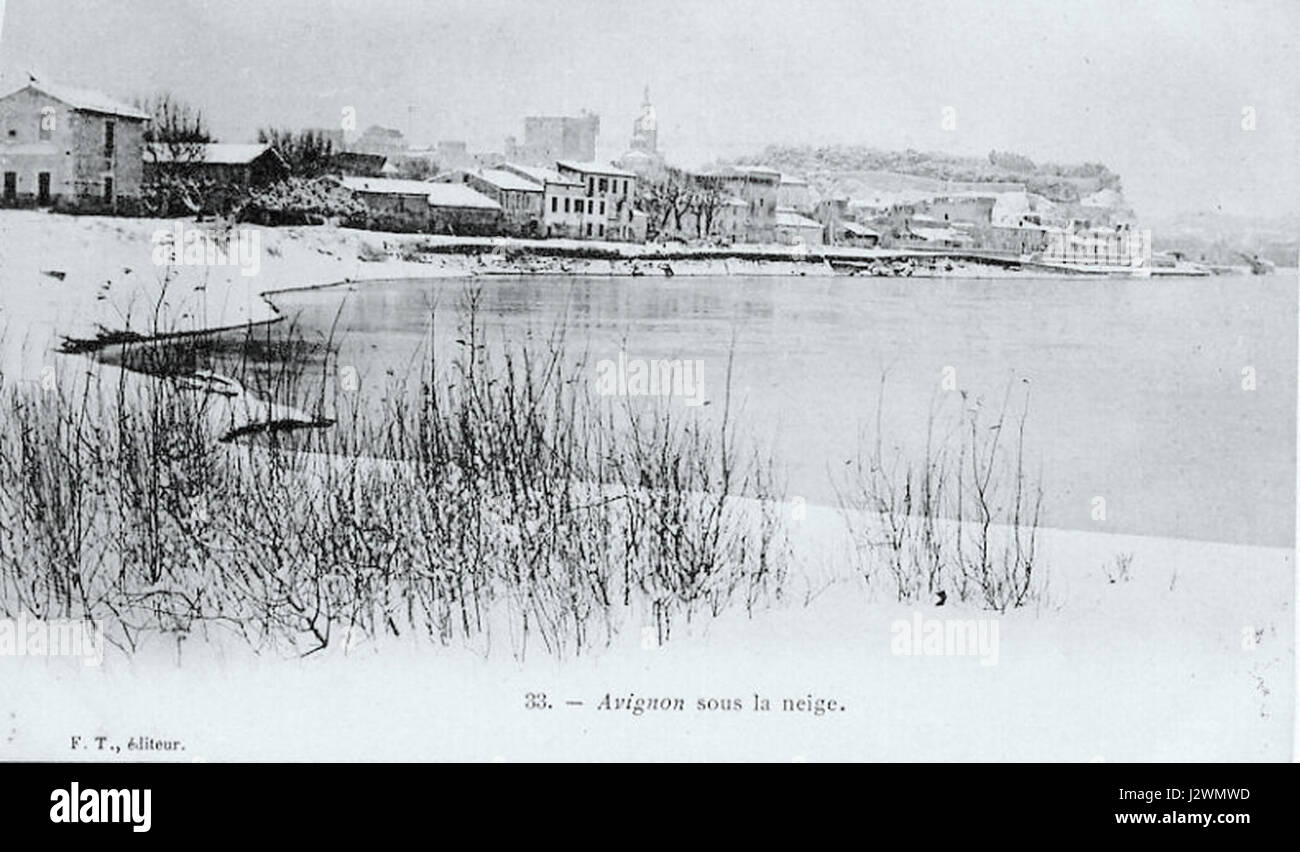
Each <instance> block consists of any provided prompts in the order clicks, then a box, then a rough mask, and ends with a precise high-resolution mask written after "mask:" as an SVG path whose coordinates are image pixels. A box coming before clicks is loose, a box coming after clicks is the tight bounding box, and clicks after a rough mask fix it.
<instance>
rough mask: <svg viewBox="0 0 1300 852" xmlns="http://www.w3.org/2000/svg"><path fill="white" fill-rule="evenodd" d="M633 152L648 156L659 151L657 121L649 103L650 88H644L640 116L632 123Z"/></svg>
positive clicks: (653, 108) (652, 105)
mask: <svg viewBox="0 0 1300 852" xmlns="http://www.w3.org/2000/svg"><path fill="white" fill-rule="evenodd" d="M630 147H631V149H632V150H633V151H645V152H647V153H650V154H654V153H658V151H659V119H658V117H657V116H656V115H655V107H654V104H652V103H650V87H649V86H646V87H645V95H644V96H643V98H642V100H641V114H640V115H639V116H637V119H636V121H634V122H632V143H631V145H630Z"/></svg>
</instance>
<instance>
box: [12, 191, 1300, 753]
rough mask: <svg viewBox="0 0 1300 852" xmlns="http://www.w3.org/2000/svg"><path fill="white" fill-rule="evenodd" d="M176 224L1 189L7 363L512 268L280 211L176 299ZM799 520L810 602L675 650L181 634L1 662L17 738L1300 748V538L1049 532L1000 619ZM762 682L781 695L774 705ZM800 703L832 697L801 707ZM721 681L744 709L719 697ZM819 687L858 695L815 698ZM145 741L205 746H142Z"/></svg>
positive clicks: (64, 746)
mask: <svg viewBox="0 0 1300 852" xmlns="http://www.w3.org/2000/svg"><path fill="white" fill-rule="evenodd" d="M168 227H170V223H167V222H158V223H150V222H141V221H127V220H115V219H98V218H70V217H52V216H48V215H45V214H40V213H34V212H14V211H6V212H0V331H2V333H3V335H2V337H0V356H2V360H0V368H3V372H4V375H5V380H6V381H10V380H12V379H14V378H15V377H16V378H17V379H18V380H21V381H42V380H43V379H44V378H45V377H46V376H47V375H49V374H48V373H47V372H42V371H43V370H49V369H53V371H54V372H53V375H55V376H56V377H57V376H59V375H64V374H66V370H68V369H73V370H77V371H81V370H82V369H83V365H82V364H81V363H80V362H79V361H75V360H73V359H70V358H69V357H68V356H59V355H55V354H53V349H54V347H55V345H57V342H58V340H59V337H60V335H65V334H67V335H73V336H90V335H93V334H94V333H95V331H96V329H97V327H99V326H104V327H108V328H112V329H126V328H130V329H134V330H137V331H140V332H142V333H148V332H149V331H151V330H152V328H155V327H157V328H164V329H170V330H179V329H184V328H195V327H223V326H232V325H238V324H242V323H245V322H249V321H261V320H267V319H272V318H273V316H274V314H273V311H272V310H271V308H270V307H269V305H267V303H266V302H265V301H264V300H263V299H261V297H260V294H261V293H263V292H266V291H270V290H276V289H284V288H290V287H299V286H309V285H313V284H320V283H325V282H330V281H338V280H343V279H347V278H351V279H354V280H361V279H366V278H369V279H379V278H396V277H408V276H412V277H413V276H428V275H464V274H466V273H467V272H470V271H474V272H478V271H498V270H479V269H473V270H471V269H470V268H469V267H468V266H467V264H468V261H466V260H465V259H463V258H455V257H451V258H446V259H443V260H441V261H439V262H438V263H434V264H426V263H404V262H401V261H397V260H391V259H390V260H386V261H381V262H373V263H372V262H362V261H360V260H359V259H358V254H359V253H360V252H361V251H362V250H363V243H365V245H366V246H369V247H370V249H378V250H381V251H382V250H385V249H387V250H391V249H392V248H393V247H394V246H393V245H388V246H385V245H384V243H385V242H392V241H395V240H399V239H401V238H393V237H386V236H384V235H372V234H362V233H360V232H353V231H336V230H328V229H282V230H277V231H264V232H263V233H264V243H263V248H264V253H263V261H262V264H261V267H260V271H259V273H258V275H257V276H253V277H244V276H241V275H240V274H239V271H238V269H235V268H231V269H222V270H218V271H214V270H211V269H203V268H186V269H183V270H182V274H181V276H180V277H179V278H178V279H177V280H175V281H173V282H172V283H171V284H170V285H169V287H168V291H167V293H166V294H165V297H164V298H162V299H160V298H159V296H160V286H159V285H160V281H161V278H162V275H161V270H160V269H159V268H158V267H156V266H154V265H153V264H152V261H151V250H152V244H151V242H150V240H149V236H150V235H151V234H152V232H153V231H154V230H155V229H159V228H168ZM591 271H597V270H595V269H594V268H593V269H592V270H591ZM46 273H60V275H50V274H46ZM792 524H793V534H794V536H795V538H794V545H795V548H796V554H797V569H796V571H795V574H794V576H792V578H791V580H790V582H789V584H788V588H789V589H790V594H789V596H788V598H787V600H786V601H785V602H784V604H782V605H781V606H779V607H777V608H775V609H773V610H770V611H766V612H760V613H757V614H755V615H754V617H753V618H746V617H745V616H744V614H743V613H735V614H729V615H727V616H725V617H723V618H722V619H719V620H717V621H708V620H704V621H699V622H696V623H695V624H694V625H692V627H691V629H690V630H689V631H685V632H679V633H678V634H676V635H675V636H674V638H673V639H672V641H671V642H670V643H668V644H667V645H666V646H664V647H657V646H656V645H655V643H654V642H653V641H646V639H645V637H644V636H643V634H642V631H641V630H640V629H638V624H636V623H635V622H632V623H628V624H626V625H624V629H623V631H622V632H621V634H620V636H619V638H618V640H617V641H616V642H615V644H614V645H613V646H612V647H609V648H603V649H599V650H597V651H594V652H592V653H590V654H588V655H585V656H583V657H580V658H576V659H569V660H564V661H556V660H554V659H552V658H548V657H545V656H544V655H542V654H535V655H531V656H530V657H529V658H528V659H526V660H524V661H522V662H520V661H517V660H515V659H513V658H512V657H511V656H510V655H509V654H508V653H506V652H504V651H503V650H498V651H497V652H496V653H493V654H491V655H489V657H488V658H487V659H484V658H483V656H482V655H481V654H480V653H478V652H475V651H470V650H468V649H464V648H455V647H452V648H441V647H436V646H432V645H430V644H428V643H427V641H415V640H413V641H410V642H405V641H396V640H393V641H388V642H384V643H382V645H380V646H375V645H370V644H360V645H356V646H354V647H351V648H348V649H343V648H332V649H331V650H329V651H326V652H324V653H322V654H318V655H315V656H312V657H309V658H307V659H296V658H284V657H281V656H275V655H262V656H257V655H254V654H252V653H251V652H250V651H249V650H248V649H247V648H246V647H245V646H243V645H241V644H239V643H235V642H209V643H203V642H200V641H198V640H190V641H189V642H187V643H185V645H184V646H183V647H182V648H180V649H178V648H177V647H176V646H175V645H174V644H167V643H163V642H158V643H155V644H154V645H152V646H150V647H149V648H147V649H146V650H145V651H144V652H142V653H140V654H137V655H136V656H134V657H132V658H126V657H124V656H123V655H121V654H120V653H117V652H113V651H110V653H109V656H108V658H107V659H106V661H105V662H104V664H103V665H102V666H101V667H99V668H93V667H85V666H83V665H82V664H81V662H80V661H79V660H69V659H54V660H47V659H44V658H36V657H0V759H53V760H60V759H89V758H99V757H103V758H105V759H158V758H162V759H177V760H187V761H188V760H214V761H215V760H236V759H254V760H273V759H289V760H309V759H325V758H330V759H340V760H439V759H448V760H450V759H463V760H494V759H502V760H510V761H514V760H526V759H530V758H539V759H540V758H547V759H573V760H583V759H619V758H648V759H682V760H703V759H722V758H730V759H755V760H762V759H770V760H779V761H789V760H801V759H803V760H809V761H812V760H842V759H862V760H923V759H933V760H979V759H985V760H1008V759H1009V760H1068V761H1089V760H1105V761H1124V760H1197V761H1226V760H1289V759H1291V757H1292V753H1293V752H1292V748H1293V745H1292V742H1293V718H1294V687H1295V675H1294V659H1295V653H1294V651H1295V646H1294V600H1295V585H1294V579H1293V576H1294V551H1292V550H1282V549H1270V548H1255V547H1242V546H1229V545H1216V544H1207V543H1203V542H1189V541H1181V540H1161V539H1152V538H1140V537H1121V536H1111V535H1105V534H1101V533H1093V532H1078V531H1047V532H1045V533H1044V538H1043V544H1044V547H1045V558H1046V561H1047V562H1048V563H1049V564H1050V566H1051V585H1050V593H1049V599H1048V601H1047V603H1046V604H1045V605H1042V606H1037V607H1031V608H1026V609H1022V610H1019V611H1016V612H1013V613H1010V614H1007V615H1005V616H995V615H994V614H992V613H989V612H985V611H982V610H980V609H978V608H974V607H963V606H961V605H957V604H954V603H952V602H950V603H949V604H948V605H945V606H944V607H942V608H937V607H934V606H932V605H926V606H921V607H911V606H902V605H899V604H897V603H896V602H893V601H891V600H890V599H889V596H888V595H887V594H885V593H883V592H882V591H881V590H880V589H874V590H868V589H867V588H865V587H864V586H863V584H862V583H861V581H860V580H859V579H857V578H856V577H855V576H854V575H853V573H852V570H851V568H850V566H849V564H848V562H847V561H846V560H845V559H844V549H845V541H844V538H843V536H842V529H841V527H840V521H839V519H838V517H837V516H836V515H835V513H834V512H831V511H829V510H826V509H817V508H810V511H809V513H808V516H807V518H806V519H805V520H802V521H792ZM1119 554H1131V555H1132V562H1131V567H1130V576H1129V579H1128V580H1122V579H1117V580H1116V582H1111V581H1110V578H1109V577H1108V576H1107V570H1106V568H1104V567H1103V566H1113V565H1114V560H1115V559H1116V557H1117V556H1118V555H1119ZM1112 574H1113V567H1112ZM918 615H919V616H920V617H921V618H923V619H937V618H945V619H957V620H965V619H993V618H996V621H997V629H998V637H999V638H998V646H997V648H998V650H997V663H996V665H983V664H981V657H980V656H979V655H967V656H931V655H914V656H908V655H902V654H896V653H894V651H895V650H896V647H895V644H894V642H895V639H896V637H897V633H896V631H895V630H894V629H893V628H894V626H895V622H899V621H902V622H911V621H912V619H914V618H915V617H917V616H918ZM986 626H987V625H986ZM504 644H505V643H504V642H503V643H502V645H504ZM983 659H986V660H987V659H988V657H987V655H985V657H984V658H983ZM538 693H544V694H545V699H539V698H537V697H536V694H538ZM607 694H608V695H609V696H611V698H620V697H621V698H627V697H628V696H629V695H634V696H638V697H643V698H669V699H677V698H680V699H682V701H683V707H684V709H683V710H681V711H677V710H665V711H661V710H656V711H647V712H644V713H642V714H640V715H634V714H633V713H632V711H630V710H602V709H599V704H600V702H601V701H602V699H603V698H604V697H605V696H606V695H607ZM756 694H757V695H758V696H760V697H761V698H766V699H767V700H768V701H769V702H770V703H771V707H772V709H770V710H755V709H754V701H755V698H754V696H755V695H756ZM530 696H531V697H530ZM801 698H805V699H808V706H809V707H810V708H812V709H811V710H803V709H800V708H799V706H798V705H796V704H792V705H791V708H792V709H789V710H784V709H782V700H783V699H790V700H791V701H797V700H798V699H801ZM700 699H704V700H705V701H706V702H707V701H709V700H710V699H716V700H717V701H718V703H719V705H720V704H721V702H722V701H723V700H724V699H726V700H730V699H738V705H739V706H740V708H741V709H739V710H723V709H712V710H710V709H704V710H701V709H698V707H699V705H698V703H697V702H698V701H699V700H700ZM818 699H821V700H823V701H829V700H834V701H835V702H836V709H834V710H830V711H827V712H823V713H821V714H820V715H819V714H817V713H816V710H815V708H816V702H817V700H818ZM568 702H582V703H581V704H569V703H568ZM530 703H531V704H534V705H541V709H530V708H529V704H530ZM824 706H825V705H823V707H824ZM841 708H842V709H841ZM96 736H101V737H107V738H108V739H105V740H102V741H96V740H94V739H93V738H94V737H96ZM73 737H80V738H81V739H80V740H79V744H80V748H79V749H75V750H74V749H73V748H72V747H71V743H72V738H73ZM133 738H134V739H135V740H136V741H137V744H139V741H140V740H142V739H150V738H151V739H154V740H158V741H161V742H164V743H165V742H169V741H179V743H181V744H182V745H183V749H182V748H177V749H175V750H170V751H152V750H144V751H142V750H138V749H135V750H133V749H131V748H130V747H129V746H130V745H131V741H132V739H133ZM100 742H102V744H103V746H104V750H103V751H99V750H98V749H97V745H98V744H99V743H100ZM113 746H118V747H119V748H120V751H116V752H115V751H113Z"/></svg>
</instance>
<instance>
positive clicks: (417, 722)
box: [0, 508, 1294, 762]
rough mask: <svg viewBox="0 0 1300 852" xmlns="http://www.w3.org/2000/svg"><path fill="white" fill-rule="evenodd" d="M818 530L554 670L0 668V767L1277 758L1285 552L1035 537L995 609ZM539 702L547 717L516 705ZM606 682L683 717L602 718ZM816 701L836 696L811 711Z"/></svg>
mask: <svg viewBox="0 0 1300 852" xmlns="http://www.w3.org/2000/svg"><path fill="white" fill-rule="evenodd" d="M839 524H840V521H839V519H838V518H837V516H836V515H835V513H833V512H831V511H829V510H825V509H819V508H813V509H811V510H810V511H809V514H808V517H807V519H806V520H805V521H803V522H802V523H801V525H800V528H798V529H796V530H795V533H796V535H797V536H798V538H797V540H796V541H795V545H796V547H797V550H798V552H799V553H800V554H801V557H800V560H799V562H800V567H799V569H798V572H797V574H796V576H795V577H793V578H792V581H791V583H790V590H791V594H790V598H789V600H787V601H786V603H785V604H783V605H780V606H778V607H776V608H775V609H773V610H770V611H767V612H762V613H758V614H756V615H755V616H754V617H753V618H752V619H751V618H746V617H745V616H744V614H743V613H736V614H734V615H727V616H724V617H723V618H722V619H719V620H717V621H707V620H706V621H700V622H697V623H696V624H695V625H693V626H692V629H691V630H689V631H688V632H685V633H682V634H679V635H675V636H674V638H673V639H672V640H671V641H670V642H669V643H667V644H666V645H665V646H663V647H658V646H656V644H655V643H654V642H653V641H650V640H649V639H648V638H647V637H646V636H645V635H643V633H642V631H641V630H639V629H637V625H636V624H635V623H630V624H627V625H625V627H624V630H623V632H622V633H621V635H620V637H619V639H618V640H616V642H615V644H614V645H613V646H612V647H609V648H603V649H599V650H597V651H595V652H593V653H591V654H588V655H585V656H582V657H578V658H573V659H568V660H564V661H557V660H555V659H553V658H550V657H546V656H544V655H542V654H537V655H532V656H530V657H529V658H527V659H525V660H523V661H522V662H520V661H518V660H515V659H513V658H512V657H511V656H510V655H509V653H507V652H505V651H504V650H502V649H497V650H496V651H494V652H491V653H489V654H488V655H487V656H486V658H485V657H484V656H483V655H481V654H480V653H477V652H471V651H469V650H468V649H465V648H455V647H451V648H443V647H438V646H433V645H430V644H429V643H428V642H426V641H421V640H412V641H410V642H407V641H399V640H389V641H385V642H383V643H382V644H380V645H378V646H376V645H374V644H369V643H365V644H357V645H355V646H353V647H351V648H348V649H346V650H344V649H342V648H335V649H332V650H331V651H328V652H325V653H322V654H319V655H315V656H312V657H308V658H306V659H296V658H295V659H286V658H284V657H277V656H274V655H269V656H262V657H257V656H254V655H253V654H251V653H250V652H249V651H248V650H247V649H246V648H243V647H239V646H237V645H235V644H234V643H228V642H219V643H209V644H202V643H198V642H197V641H191V642H189V643H187V644H185V645H184V646H183V647H182V648H181V649H179V650H178V649H177V648H176V647H175V645H174V644H172V645H168V644H164V643H158V644H155V645H154V646H153V647H151V648H150V649H149V651H148V652H146V653H144V654H140V655H137V656H136V657H134V658H131V659H127V658H125V657H123V656H122V655H121V654H119V653H117V652H110V654H109V657H108V659H107V660H106V661H105V663H104V665H103V666H102V667H100V668H89V667H84V666H82V665H81V664H80V663H79V662H77V661H70V660H54V661H48V660H40V659H34V658H0V759H3V758H29V759H31V758H35V759H51V760H60V759H74V758H76V759H98V758H103V759H109V760H120V759H146V758H162V759H176V760H212V761H218V760H240V759H254V760H273V759H283V760H315V759H326V758H328V759H338V760H506V761H520V760H529V759H552V760H554V759H559V760H601V759H624V758H626V759H633V758H636V759H656V760H658V759H672V760H704V759H742V760H745V759H748V760H776V761H792V760H808V761H816V760H849V759H853V760H1052V761H1057V760H1060V761H1109V762H1115V761H1155V760H1175V761H1259V760H1265V761H1284V760H1289V759H1290V758H1291V754H1292V717H1293V710H1294V705H1293V694H1294V678H1293V658H1294V642H1293V638H1292V636H1293V634H1292V621H1293V615H1294V614H1293V611H1292V608H1291V603H1290V600H1291V597H1292V594H1293V593H1292V572H1293V567H1294V566H1293V556H1292V553H1291V552H1290V551H1283V550H1277V549H1267V548H1251V547H1241V546H1228V545H1214V544H1206V543H1203V542H1185V541H1162V540H1157V539H1150V538H1140V537H1124V536H1111V535H1102V534H1095V533H1080V532H1069V531H1048V532H1046V533H1045V536H1044V545H1045V548H1046V551H1045V555H1046V558H1047V561H1048V563H1049V564H1050V566H1051V570H1052V581H1051V594H1050V599H1049V601H1048V602H1047V603H1046V604H1045V605H1043V606H1040V607H1031V608H1026V609H1022V610H1019V611H1015V612H1012V613H1009V614H1007V615H1004V616H998V615H997V614H995V613H990V612H987V611H983V610H980V609H978V608H975V607H963V606H961V605H953V604H951V603H950V604H948V605H945V606H944V607H942V608H938V607H934V606H930V605H927V606H921V607H912V606H906V605H900V604H897V603H895V602H891V601H890V600H888V599H887V598H888V596H887V595H882V594H877V595H874V596H872V595H869V594H868V593H867V590H866V589H865V588H864V587H863V585H862V584H861V583H860V582H859V581H858V580H856V579H854V578H853V577H852V576H851V575H850V574H849V573H848V572H847V571H846V563H845V562H844V560H843V559H841V558H839V557H838V556H837V554H836V550H837V549H838V548H839V547H840V545H841V544H842V543H843V539H842V538H840V536H839V532H840V529H839ZM1119 553H1128V554H1131V555H1132V562H1131V567H1130V579H1129V580H1128V581H1122V580H1120V581H1117V582H1114V583H1112V582H1110V581H1109V580H1108V578H1107V576H1106V571H1105V569H1104V568H1103V566H1105V565H1107V564H1111V563H1113V560H1114V557H1115V556H1116V554H1119ZM841 555H842V554H841ZM917 617H920V618H923V619H931V618H948V619H957V620H967V619H992V620H996V622H997V627H998V644H997V656H996V662H995V664H990V665H986V664H982V663H981V659H990V657H989V655H987V654H985V655H983V657H981V656H980V655H979V654H974V655H967V656H932V655H920V654H918V655H913V656H908V655H902V654H896V653H895V651H896V650H897V646H896V645H895V640H896V639H897V637H898V635H899V634H898V633H897V631H896V630H895V629H894V624H895V622H897V621H904V622H911V621H912V620H913V619H915V618H917ZM1246 637H1250V639H1249V640H1247V639H1246ZM502 644H504V643H502ZM537 693H544V694H545V699H544V703H545V705H547V709H529V706H528V705H529V704H530V703H534V702H539V699H537V698H536V694H537ZM607 694H608V695H609V696H610V697H611V699H618V698H627V697H629V696H633V697H642V698H656V699H676V698H680V699H682V701H683V709H681V710H676V709H669V710H646V711H645V712H643V713H641V714H634V713H633V712H632V711H631V710H630V709H624V710H614V709H610V710H605V709H601V708H600V703H601V702H602V701H603V700H604V698H605V696H606V695H607ZM755 695H758V696H760V697H762V698H765V699H767V700H768V701H770V702H771V708H772V709H770V710H764V711H759V710H755V709H754V706H755V705H754V702H755V697H754V696H755ZM530 696H531V697H530ZM700 699H704V700H705V701H706V702H707V701H708V700H710V699H715V700H717V702H718V704H719V706H721V703H722V701H723V700H728V701H730V700H734V701H735V702H736V704H737V705H738V706H739V707H740V708H741V709H739V710H725V709H704V710H702V709H700V707H699V701H700ZM784 699H790V700H791V701H797V700H798V699H807V704H806V705H805V706H806V707H807V708H808V709H802V708H801V707H800V706H799V705H797V704H792V705H791V707H790V709H783V703H782V702H783V700H784ZM819 699H820V700H822V701H823V702H826V701H830V700H833V701H835V702H836V707H835V709H833V710H826V709H825V707H826V706H827V705H825V704H823V710H824V712H822V713H821V714H818V713H817V712H816V702H817V700H819ZM569 702H582V704H581V705H577V704H570V703H569ZM611 703H613V701H611ZM841 708H842V709H841ZM73 736H79V737H81V741H80V746H81V748H80V749H78V750H74V749H72V747H71V743H72V740H71V738H72V737H73ZM95 736H101V737H107V738H108V739H107V740H104V741H103V744H104V747H105V751H103V752H100V751H98V750H96V746H97V745H98V741H96V740H94V739H92V738H93V737H95ZM132 738H135V739H136V740H137V742H139V741H140V740H141V739H142V738H153V739H156V740H160V741H172V740H174V741H179V742H180V743H181V744H183V750H180V749H178V750H174V751H167V752H141V751H137V750H132V749H130V748H128V746H129V745H130V741H131V739H132ZM114 745H117V746H119V747H120V748H121V751H120V752H116V753H115V752H113V751H112V750H111V749H112V746H114Z"/></svg>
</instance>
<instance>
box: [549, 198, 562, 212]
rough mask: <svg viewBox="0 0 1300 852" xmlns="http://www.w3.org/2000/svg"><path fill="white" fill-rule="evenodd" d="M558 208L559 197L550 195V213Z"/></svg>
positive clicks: (557, 210)
mask: <svg viewBox="0 0 1300 852" xmlns="http://www.w3.org/2000/svg"><path fill="white" fill-rule="evenodd" d="M559 209H560V199H558V198H556V197H554V196H552V197H551V212H552V213H557V212H559Z"/></svg>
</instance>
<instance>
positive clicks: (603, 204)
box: [600, 201, 605, 216]
mask: <svg viewBox="0 0 1300 852" xmlns="http://www.w3.org/2000/svg"><path fill="white" fill-rule="evenodd" d="M600 215H602V216H604V215H605V202H603V201H602V202H600Z"/></svg>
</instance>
